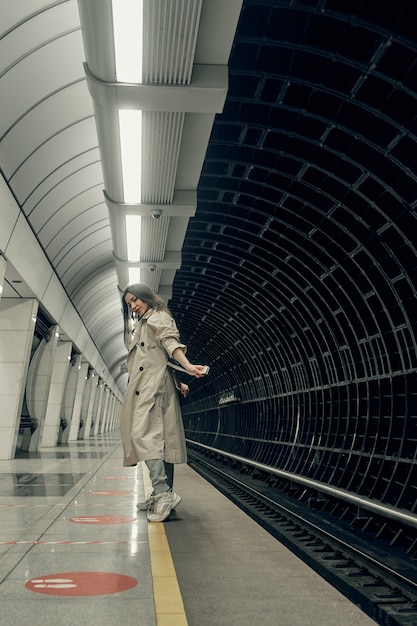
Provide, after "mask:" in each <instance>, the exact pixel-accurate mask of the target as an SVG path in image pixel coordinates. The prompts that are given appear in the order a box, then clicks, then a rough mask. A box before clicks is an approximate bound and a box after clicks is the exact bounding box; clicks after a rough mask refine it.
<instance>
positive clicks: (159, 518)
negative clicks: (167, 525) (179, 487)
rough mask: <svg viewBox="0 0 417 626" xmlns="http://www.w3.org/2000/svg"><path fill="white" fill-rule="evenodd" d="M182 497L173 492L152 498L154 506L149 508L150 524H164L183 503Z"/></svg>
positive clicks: (165, 492) (166, 492)
mask: <svg viewBox="0 0 417 626" xmlns="http://www.w3.org/2000/svg"><path fill="white" fill-rule="evenodd" d="M181 500H182V498H181V496H178V495H177V494H176V493H174V492H173V491H164V492H163V493H160V494H158V495H157V496H153V497H152V506H150V507H149V508H148V513H147V518H148V521H149V522H163V521H164V520H166V518H167V517H168V516H169V514H170V513H171V511H173V510H174V509H175V508H176V507H177V506H178V505H179V503H180V502H181Z"/></svg>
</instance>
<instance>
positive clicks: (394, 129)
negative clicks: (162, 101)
mask: <svg viewBox="0 0 417 626" xmlns="http://www.w3.org/2000/svg"><path fill="white" fill-rule="evenodd" d="M416 18H417V6H416V5H415V3H413V2H399V3H392V2H386V1H382V2H373V1H369V0H364V1H359V0H349V1H346V0H345V1H343V0H337V1H336V0H335V1H325V0H305V1H302V0H300V1H285V0H282V1H278V0H277V1H273V0H271V1H260V0H246V1H245V2H244V6H243V10H242V14H241V18H240V22H239V26H238V30H237V35H236V39H235V42H234V46H233V49H232V54H231V59H230V76H229V94H228V98H227V101H226V106H225V110H224V113H223V114H222V115H221V116H219V117H218V118H217V120H216V123H215V125H214V128H213V132H212V135H211V140H210V143H209V147H208V151H207V154H206V160H205V164H204V168H203V172H202V176H201V180H200V184H199V190H198V211H197V214H196V217H195V218H194V219H193V220H191V222H190V226H189V229H188V232H187V235H186V239H185V243H184V248H183V265H182V268H181V270H180V271H178V272H177V276H176V279H175V283H174V297H173V299H172V301H171V303H170V306H171V309H172V311H173V313H174V314H175V317H176V319H177V320H178V322H179V326H180V328H181V332H182V335H183V338H184V340H185V342H186V343H189V344H190V346H192V357H193V358H195V359H197V361H198V362H200V361H201V360H202V359H203V360H204V362H206V361H207V362H209V363H210V364H211V367H212V369H211V375H210V377H209V378H208V379H207V380H206V381H204V383H200V382H199V383H198V384H195V383H194V384H193V386H192V393H191V395H190V398H189V400H188V404H187V405H184V414H185V423H186V432H187V437H188V438H189V440H190V441H194V442H197V443H203V444H205V445H207V446H210V447H213V448H215V449H219V450H222V451H226V452H228V453H231V454H235V455H238V456H241V457H245V458H247V459H250V460H252V461H256V462H259V463H262V464H266V465H268V466H270V467H273V468H276V469H279V470H283V471H286V472H289V473H292V474H295V475H299V476H302V477H307V478H310V479H312V480H314V481H318V482H319V483H322V484H326V485H330V486H333V487H335V488H338V489H340V490H341V492H342V490H347V491H348V492H350V493H352V494H356V495H358V496H360V497H362V498H364V502H365V500H366V499H369V500H372V501H375V502H378V503H383V504H384V505H390V506H391V507H396V508H397V509H398V510H400V511H408V512H410V513H414V512H415V511H416V506H417V487H416V485H417V480H416V478H417V465H416V449H417V446H416V444H417V397H416V396H417V387H416V372H417V356H416V332H415V331H416V321H417V319H416V317H417V307H416V304H417V300H416V295H417V293H416V278H417V256H416V246H417V233H416V226H417V221H416V217H417V215H416V199H417V178H416V164H417V161H416V147H417V144H416V129H417V106H416V105H417V99H416V79H417V39H416V36H415V28H414V25H415V23H416ZM227 395H229V397H232V398H233V399H234V400H235V401H233V402H225V403H224V404H223V405H221V404H219V398H221V397H224V396H227ZM331 506H332V507H333V508H335V509H337V507H338V506H339V508H340V510H341V511H342V513H341V515H342V514H343V515H346V507H347V505H346V502H345V503H341V504H339V505H335V504H334V503H333V504H332V505H331ZM356 509H357V507H356ZM347 515H348V517H349V516H350V517H351V518H352V520H354V519H355V515H356V513H355V507H352V510H351V511H350V512H348V513H347ZM411 517H412V518H413V519H414V522H412V523H411V525H410V524H408V525H407V527H406V528H403V527H402V526H401V522H400V521H399V520H395V519H391V521H390V522H387V520H386V519H384V517H383V515H382V516H379V515H376V514H374V513H372V512H368V514H367V515H366V516H365V520H364V521H363V522H362V524H363V526H364V527H367V528H368V529H372V530H374V531H375V532H376V533H380V534H385V535H386V536H387V537H388V539H389V540H390V541H391V542H392V543H393V544H396V543H400V544H402V545H405V547H406V549H407V551H408V553H409V554H410V555H412V556H413V557H414V556H415V554H416V549H417V542H416V539H415V525H416V524H417V517H416V518H414V517H413V516H411ZM404 537H405V539H404Z"/></svg>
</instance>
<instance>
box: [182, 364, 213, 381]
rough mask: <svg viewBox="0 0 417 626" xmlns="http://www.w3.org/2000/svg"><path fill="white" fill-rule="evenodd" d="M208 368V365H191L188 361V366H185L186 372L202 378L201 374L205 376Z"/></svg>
mask: <svg viewBox="0 0 417 626" xmlns="http://www.w3.org/2000/svg"><path fill="white" fill-rule="evenodd" d="M209 369H210V368H209V366H208V365H193V364H192V363H190V364H189V366H188V367H186V370H187V372H188V373H189V374H191V376H195V377H196V378H202V377H203V376H206V375H207V374H208V371H209Z"/></svg>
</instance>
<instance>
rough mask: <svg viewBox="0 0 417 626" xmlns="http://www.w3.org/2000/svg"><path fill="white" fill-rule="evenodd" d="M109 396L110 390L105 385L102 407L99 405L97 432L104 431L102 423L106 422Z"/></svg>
mask: <svg viewBox="0 0 417 626" xmlns="http://www.w3.org/2000/svg"><path fill="white" fill-rule="evenodd" d="M109 398H110V390H109V389H108V388H107V387H106V388H105V389H104V399H103V404H102V407H101V417H100V426H99V429H98V432H99V433H100V434H102V433H104V432H105V430H104V425H105V422H106V415H107V411H108V408H109Z"/></svg>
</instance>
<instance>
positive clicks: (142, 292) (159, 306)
mask: <svg viewBox="0 0 417 626" xmlns="http://www.w3.org/2000/svg"><path fill="white" fill-rule="evenodd" d="M127 293H131V294H133V295H134V296H136V298H139V300H142V302H145V303H146V304H147V305H148V307H149V308H150V309H154V310H155V311H168V313H169V309H168V307H167V305H166V303H165V302H164V300H163V299H162V298H161V297H160V296H158V295H157V294H156V293H155V292H154V291H152V289H151V288H150V287H148V285H144V284H143V283H136V284H134V285H128V286H127V287H126V289H125V290H124V292H123V295H122V307H123V309H122V310H123V323H124V339H125V345H126V347H128V346H129V344H130V340H131V338H132V322H133V320H134V319H135V317H136V316H135V315H134V313H132V311H131V310H130V308H129V307H128V306H127V304H126V301H125V296H126V294H127Z"/></svg>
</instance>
